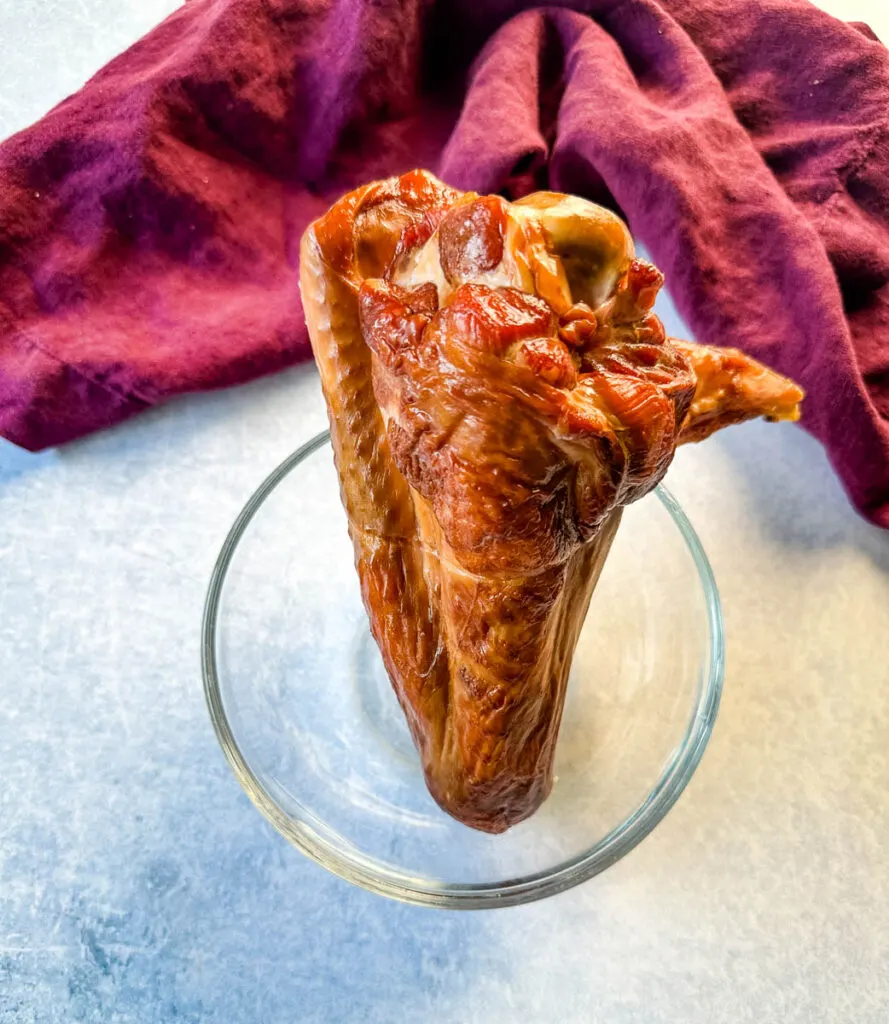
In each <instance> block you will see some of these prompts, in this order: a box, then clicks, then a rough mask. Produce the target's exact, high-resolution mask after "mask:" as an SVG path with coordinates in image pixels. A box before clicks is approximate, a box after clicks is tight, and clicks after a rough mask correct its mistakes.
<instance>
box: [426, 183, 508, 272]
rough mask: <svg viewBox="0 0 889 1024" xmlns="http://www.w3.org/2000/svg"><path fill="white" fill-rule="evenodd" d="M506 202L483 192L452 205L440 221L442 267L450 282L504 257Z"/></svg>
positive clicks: (489, 266) (481, 269) (497, 262)
mask: <svg viewBox="0 0 889 1024" xmlns="http://www.w3.org/2000/svg"><path fill="white" fill-rule="evenodd" d="M505 233H506V204H505V203H504V201H503V200H502V199H500V198H499V197H498V196H482V197H481V198H479V199H474V200H472V201H471V202H469V203H463V204H460V205H458V206H455V207H454V208H453V209H452V210H450V212H449V213H447V214H446V216H445V217H444V219H443V220H442V222H441V232H440V241H439V244H440V246H441V267H442V270H443V271H444V274H445V277H446V278H447V279H448V281H449V282H450V283H451V284H456V283H457V282H458V281H460V280H465V279H466V278H468V277H472V276H473V275H475V274H483V273H485V271H487V270H493V269H494V267H496V266H497V265H498V264H499V263H500V261H501V260H502V259H503V239H504V235H505Z"/></svg>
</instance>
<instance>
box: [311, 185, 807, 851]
mask: <svg viewBox="0 0 889 1024" xmlns="http://www.w3.org/2000/svg"><path fill="white" fill-rule="evenodd" d="M300 274H301V288H302V294H303V302H304V306H305V310H306V318H307V323H308V326H309V332H310V336H311V339H312V345H313V349H314V352H315V356H316V359H317V362H318V365H319V369H320V373H321V380H322V385H323V388H324V393H325V397H326V400H327V405H328V411H329V415H330V424H331V434H332V438H333V446H334V454H335V458H336V463H337V467H338V471H339V475H340V482H341V490H342V497H343V502H344V505H345V508H346V511H347V514H348V519H349V529H350V533H351V537H352V540H353V544H354V547H355V558H356V566H357V568H358V573H359V576H360V579H361V586H362V595H363V598H364V603H365V606H366V608H367V611H368V616H369V619H370V624H371V630H372V632H373V635H374V637H375V639H376V641H377V644H378V645H379V647H380V651H381V653H382V656H383V660H384V662H385V664H386V668H387V670H388V672H389V675H390V678H391V680H392V683H393V687H394V689H395V692H396V694H397V696H398V699H399V701H400V703H401V706H402V708H403V709H404V712H405V715H406V717H407V720H408V723H409V725H410V728H411V732H412V735H413V737H414V741H415V743H416V746H417V749H418V751H419V753H420V757H421V759H422V762H423V768H424V771H425V775H426V780H427V784H428V786H429V789H430V792H431V793H432V795H433V797H434V798H435V799H436V800H437V801H438V803H439V804H440V805H441V807H442V808H444V809H445V810H446V811H448V812H449V813H450V814H452V815H453V816H454V817H456V818H458V819H459V820H460V821H463V822H464V823H466V824H467V825H470V826H472V827H474V828H478V829H483V830H485V831H489V832H500V831H503V830H505V829H506V828H508V827H510V826H511V825H513V824H515V823H517V822H519V821H521V820H522V819H524V818H526V817H528V816H529V815H530V814H532V813H533V812H534V811H535V810H536V809H537V807H539V805H540V804H541V802H542V801H543V800H544V799H545V798H546V796H547V795H548V793H549V791H550V789H551V786H552V767H553V758H554V753H555V744H556V740H557V735H558V729H559V722H560V719H561V713H562V707H563V703H564V697H565V687H566V684H567V678H568V672H569V670H570V665H571V659H572V656H573V653H574V648H575V646H576V643H577V637H578V634H579V631H580V627H581V625H582V624H583V621H584V618H585V616H586V613H587V608H588V605H589V601H590V597H591V594H592V591H593V588H594V586H595V583H596V580H597V579H598V576H599V573H600V572H601V569H602V566H603V564H604V561H605V558H606V556H607V554H608V550H609V548H610V545H611V542H612V539H613V537H614V533H615V530H616V529H617V526H618V523H619V520H620V512H621V508H622V507H623V506H624V505H626V504H628V503H629V502H631V501H634V500H636V499H637V498H639V497H641V496H642V495H643V494H645V493H646V492H647V491H649V490H650V489H651V488H652V487H654V486H655V485H656V484H657V482H658V481H659V480H660V479H661V478H662V476H663V475H664V473H665V472H666V470H667V467H668V466H669V463H670V461H671V459H672V457H673V453H674V451H675V449H676V445H677V444H678V443H681V442H682V441H684V440H692V439H697V438H699V437H703V436H706V435H707V434H709V433H712V431H713V430H715V429H718V428H719V427H720V426H723V425H726V424H728V423H735V422H740V421H741V420H742V419H748V418H751V417H753V416H758V415H767V416H769V417H771V418H775V419H778V418H795V417H796V415H798V403H799V401H800V399H801V397H802V395H801V392H800V391H799V389H798V388H796V387H795V385H793V384H792V383H791V382H789V381H787V380H786V379H784V378H782V377H780V376H778V375H777V374H774V373H772V372H771V371H769V370H767V369H766V368H764V367H762V366H760V365H759V364H756V363H754V362H753V361H752V360H749V359H747V358H746V357H744V356H743V355H741V354H740V353H737V352H734V351H732V350H720V349H707V348H704V347H702V346H697V345H691V344H690V343H687V342H673V341H671V340H669V339H666V338H665V336H664V331H663V327H662V325H661V323H660V321H659V320H658V318H657V317H656V316H655V315H654V314H653V313H652V312H651V308H652V305H653V303H654V300H655V297H656V295H657V292H658V289H659V288H660V286H661V284H662V283H663V278H662V276H661V275H660V273H659V272H658V271H657V270H656V268H654V267H652V266H651V265H650V264H647V263H644V262H643V261H640V260H637V259H636V258H635V256H634V252H633V245H632V239H631V238H630V236H629V233H628V232H627V230H626V228H625V227H624V225H623V224H622V222H621V221H620V220H619V219H618V218H617V217H615V216H614V215H613V214H611V213H609V212H608V211H606V210H603V209H601V208H599V207H597V206H594V205H593V204H592V203H588V202H586V201H585V200H580V199H577V198H575V197H569V196H561V195H558V194H554V193H537V194H535V195H533V196H529V197H527V198H526V199H524V200H522V201H520V202H519V203H514V204H510V203H507V202H506V201H505V200H503V199H501V198H499V197H497V196H476V195H473V194H462V193H459V192H456V191H455V190H453V189H450V188H448V187H447V186H445V185H443V184H442V183H441V182H439V181H437V180H436V179H435V178H433V177H432V176H431V175H429V174H427V173H426V172H422V171H415V172H412V173H410V174H407V175H404V176H402V177H401V178H397V179H388V180H386V181H383V182H375V183H373V184H371V185H368V186H366V187H365V188H363V189H359V190H357V191H356V192H353V193H350V194H349V195H347V196H345V197H344V198H343V199H342V200H340V201H339V202H338V203H337V204H336V205H335V206H334V207H333V208H332V209H331V210H330V212H329V213H328V214H326V215H325V216H324V217H322V218H321V219H320V220H319V221H316V222H315V223H314V224H313V225H312V226H311V227H310V228H309V230H308V231H307V232H306V234H305V236H304V238H303V243H302V251H301V270H300Z"/></svg>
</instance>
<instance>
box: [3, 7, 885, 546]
mask: <svg viewBox="0 0 889 1024" xmlns="http://www.w3.org/2000/svg"><path fill="white" fill-rule="evenodd" d="M887 124H889V52H887V50H886V49H885V48H884V47H883V46H882V44H880V43H879V42H878V41H876V39H875V37H874V36H873V34H872V33H870V31H869V30H868V29H867V28H866V27H864V26H850V25H846V24H843V23H841V22H839V21H836V20H834V19H833V18H831V17H829V16H828V15H826V14H824V13H822V12H820V11H818V10H817V9H816V8H814V7H813V6H811V5H810V4H809V3H807V2H805V0H734V2H733V3H726V2H725V0H661V2H656V0H585V2H584V0H572V2H566V3H563V4H562V5H560V6H546V7H539V6H538V7H535V8H533V9H531V8H530V7H529V5H527V4H525V3H522V2H520V0H437V2H436V0H430V2H418V0H373V2H371V0H190V2H188V3H186V5H185V6H184V7H183V8H182V9H181V10H179V11H177V12H176V13H175V14H173V15H172V16H171V17H169V18H168V19H167V20H166V21H165V22H163V24H161V25H160V26H158V28H156V29H155V30H154V31H153V32H151V33H150V34H149V35H147V36H146V37H145V38H144V39H142V40H141V41H140V42H139V43H137V44H136V45H135V46H133V47H132V48H131V49H130V50H128V51H127V52H126V53H124V54H123V55H122V56H120V57H118V58H117V59H116V60H114V61H112V62H111V63H110V64H109V65H108V66H107V67H106V68H104V69H103V70H102V71H100V72H99V73H98V74H97V75H96V76H95V77H94V78H93V79H92V80H91V81H90V82H89V83H88V84H87V85H86V86H85V87H84V88H83V89H82V90H81V91H80V92H79V93H77V94H76V95H75V96H73V97H71V98H70V99H68V100H66V101H65V102H64V103H62V104H60V105H59V106H58V107H56V109H55V110H53V111H52V112H51V113H50V114H48V115H47V116H46V117H45V118H44V119H43V120H42V121H40V122H39V123H38V124H37V125H35V126H33V127H32V128H29V129H28V130H26V131H24V132H21V133H20V134H18V135H16V136H14V137H13V138H11V139H9V140H8V141H6V142H5V143H4V144H3V145H2V146H0V433H2V434H4V435H5V436H6V437H8V438H9V439H10V440H12V441H14V442H15V443H17V444H20V445H23V446H25V447H27V448H32V449H39V448H42V447H45V446H48V445H55V444H60V443H61V442H64V441H67V440H69V439H71V438H74V437H77V436H79V435H82V434H85V433H87V432H89V431H91V430H95V429H97V428H99V427H104V426H107V425H109V424H111V423H114V422H116V421H119V420H121V419H123V418H124V417H126V416H129V415H131V414H133V413H135V412H137V411H139V410H140V409H143V408H145V407H146V406H150V405H153V404H155V403H157V402H161V401H163V400H165V399H166V398H169V397H170V396H172V395H176V394H179V393H182V392H187V391H196V390H200V389H205V388H215V387H223V386H226V385H230V384H235V383H238V382H240V381H244V380H247V379H249V378H251V377H255V376H257V375H259V374H262V373H268V372H270V371H273V370H277V369H280V368H281V367H284V366H286V365H288V364H290V363H293V362H295V361H297V360H299V359H304V358H308V356H309V346H308V343H307V338H306V332H305V327H304V324H303V318H302V309H301V306H300V300H299V293H298V290H297V272H296V260H297V251H298V240H299V236H300V233H301V231H302V229H303V228H304V226H305V225H306V223H307V222H308V221H309V220H310V219H311V218H313V217H314V216H316V215H317V214H319V213H320V212H321V211H322V210H323V209H324V208H325V207H326V206H327V205H328V204H329V202H330V201H331V199H332V198H334V197H335V196H336V195H337V194H339V193H341V192H342V191H344V190H346V189H347V188H350V187H352V186H354V185H356V184H358V183H360V182H363V181H366V180H368V179H371V178H378V177H382V176H384V175H387V174H391V173H395V172H400V171H404V170H406V169H408V168H410V167H414V166H425V167H428V168H430V169H431V170H434V171H436V172H437V173H438V174H439V175H440V176H441V177H443V178H444V179H445V180H446V181H448V182H449V183H451V184H453V185H456V186H459V187H461V188H467V189H475V190H478V191H481V192H495V191H502V192H505V193H507V194H509V195H513V196H515V195H518V194H520V193H522V192H527V191H530V190H532V189H534V188H539V187H548V188H552V189H557V190H562V191H567V192H576V193H579V194H581V195H585V196H588V197H590V198H592V199H595V200H598V201H600V202H604V203H606V204H610V205H613V206H615V207H617V208H619V209H620V210H621V211H622V212H623V214H624V215H625V216H626V218H627V219H628V221H629V223H630V226H631V228H632V230H633V231H634V233H635V234H636V235H637V236H638V237H640V238H641V239H642V240H643V241H644V243H645V244H646V245H647V246H648V248H649V250H650V251H651V253H652V254H653V257H654V259H655V261H656V262H657V263H658V265H659V266H660V267H661V268H662V269H663V270H664V271H665V273H666V275H667V280H668V283H669V286H670V288H671V290H672V292H673V295H674V296H675V298H676V301H677V304H678V306H679V308H680V310H681V312H682V313H683V315H684V316H685V317H686V318H687V320H688V322H689V323H690V324H691V327H692V329H693V331H694V332H695V336H696V338H697V339H698V340H700V341H704V342H708V343H714V344H723V345H736V346H739V347H740V348H743V349H745V350H746V351H748V352H750V353H751V354H752V355H754V356H756V357H757V358H759V359H762V360H763V361H764V362H766V363H768V364H769V365H771V366H773V367H775V368H776V369H778V370H780V371H782V372H783V373H786V374H788V375H789V376H791V377H794V378H795V379H796V380H797V381H798V382H799V383H800V384H802V386H803V387H804V388H805V389H806V391H807V392H808V399H807V401H806V403H805V406H804V417H803V425H804V426H805V427H806V428H807V429H808V430H810V431H811V432H812V433H813V434H814V435H815V436H816V437H817V438H819V439H820V440H821V441H822V442H823V444H824V445H825V446H826V448H827V450H828V452H829V455H830V458H831V460H832V462H833V464H834V466H835V467H836V470H837V472H838V473H839V475H840V476H841V478H842V480H843V482H844V483H845V486H846V488H847V490H848V492H849V494H850V496H851V498H852V500H853V501H854V502H855V504H856V505H857V507H858V508H859V509H860V510H861V511H862V512H863V513H864V514H865V515H867V516H868V517H870V518H871V519H872V520H873V521H874V522H876V523H878V524H880V525H882V526H885V527H889V420H887V417H889V128H887Z"/></svg>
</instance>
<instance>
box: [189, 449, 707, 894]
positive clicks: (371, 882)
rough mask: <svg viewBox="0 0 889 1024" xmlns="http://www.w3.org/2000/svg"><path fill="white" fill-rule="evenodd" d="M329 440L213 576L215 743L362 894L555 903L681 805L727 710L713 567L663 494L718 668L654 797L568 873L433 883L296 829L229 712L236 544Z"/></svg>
mask: <svg viewBox="0 0 889 1024" xmlns="http://www.w3.org/2000/svg"><path fill="white" fill-rule="evenodd" d="M329 440H330V432H329V431H323V432H322V433H320V434H317V435H316V436H315V437H313V438H312V439H311V440H310V441H307V442H306V443H305V444H304V445H302V446H301V447H300V448H298V449H297V450H296V451H295V452H293V453H292V454H291V455H290V456H288V457H287V458H286V459H285V460H284V461H283V462H282V463H281V464H280V465H279V466H278V467H277V468H276V469H275V470H273V472H272V473H270V474H269V476H268V477H267V478H266V479H265V480H264V481H263V483H262V484H261V486H260V487H259V488H258V489H257V490H256V492H255V493H254V494H253V496H252V497H251V498H250V500H249V501H248V502H247V504H246V505H245V506H244V508H243V509H242V510H241V513H240V514H239V515H238V517H237V519H236V520H235V522H234V524H233V525H232V527H231V529H230V531H229V534H228V536H227V537H226V539H225V543H224V544H223V546H222V550H221V551H220V553H219V556H218V558H217V560H216V565H215V566H214V568H213V573H212V575H211V577H210V585H209V588H208V591H207V597H206V601H205V604H204V614H203V623H202V630H201V668H202V673H203V681H204V695H205V697H206V700H207V707H208V709H209V712H210V719H211V721H212V723H213V728H214V729H215V731H216V736H217V739H218V740H219V743H220V745H221V746H222V749H223V752H224V754H225V757H226V759H227V760H228V763H229V765H230V766H231V768H232V770H233V771H234V773H235V776H236V777H237V779H238V781H239V782H240V784H241V786H242V787H243V788H244V790H245V791H246V793H247V795H248V796H249V797H250V799H251V800H252V801H253V803H254V804H255V805H256V807H257V808H258V809H259V810H260V811H261V812H262V814H263V815H264V816H265V817H266V818H267V819H268V821H269V822H271V824H272V825H273V826H274V827H275V828H276V829H277V830H278V831H279V832H280V833H281V835H283V836H284V837H285V838H286V839H288V840H289V841H290V842H291V843H293V845H294V846H296V847H297V849H298V850H300V851H301V852H302V853H304V854H305V855H306V856H308V857H310V858H311V859H312V860H314V861H316V862H317V863H318V864H320V865H321V866H322V867H324V868H326V869H327V870H328V871H331V872H333V874H335V875H338V876H340V877H341V878H344V879H346V880H347V881H349V882H352V883H353V884H355V885H358V886H361V887H362V888H364V889H367V890H369V891H370V892H374V893H378V894H379V895H382V896H388V897H391V898H393V899H396V900H400V901H402V902H405V903H412V904H417V905H420V906H428V907H439V908H446V909H451V910H482V909H490V908H493V907H509V906H517V905H519V904H523V903H530V902H532V901H534V900H539V899H544V898H546V897H548V896H554V895H556V894H557V893H560V892H564V891H565V890H566V889H570V888H573V887H574V886H575V885H579V884H580V883H581V882H585V881H587V880H588V879H590V878H592V877H594V876H595V875H598V874H600V873H601V872H602V871H604V870H605V869H606V868H608V867H610V866H611V865H612V864H614V863H616V862H617V861H618V860H620V859H621V858H622V857H624V856H625V855H626V854H628V853H629V852H630V851H631V850H632V849H633V848H634V847H636V846H637V845H638V844H639V843H640V842H641V841H642V840H643V839H644V838H645V837H646V836H647V835H648V834H649V833H650V832H651V831H652V829H654V827H655V826H656V825H657V824H658V823H659V822H660V821H661V820H662V819H663V818H664V817H665V815H666V814H667V812H668V811H669V810H670V808H671V807H672V806H673V804H675V803H676V801H677V800H678V799H679V796H680V795H681V793H682V791H683V790H684V789H685V787H686V786H687V785H688V782H689V780H690V779H691V777H692V775H693V774H694V772H695V769H696V768H697V766H698V764H699V763H700V761H701V758H702V756H703V754H704V750H705V749H706V747H707V743H708V741H709V739H710V735H711V733H712V731H713V725H714V723H715V720H716V714H717V712H718V710H719V701H720V698H721V696H722V684H723V677H724V671H725V636H724V627H723V619H722V607H721V604H720V600H719V591H718V590H717V587H716V580H715V578H714V576H713V570H712V568H711V567H710V562H709V561H708V559H707V556H706V554H705V553H704V549H703V547H702V545H701V542H700V540H699V538H698V535H697V533H695V530H694V528H693V527H692V525H691V523H690V522H689V520H688V518H687V517H686V515H685V513H684V512H683V511H682V508H681V506H680V505H679V503H678V502H677V501H676V499H675V498H674V497H673V495H672V494H671V493H670V492H669V491H668V490H667V489H666V488H665V487H663V486H660V487H658V488H657V489H656V491H655V493H656V495H657V497H658V499H659V500H660V502H661V504H662V505H663V507H664V508H665V509H666V511H667V512H668V514H669V515H670V517H671V518H672V520H673V522H674V524H675V525H676V527H677V529H678V530H679V533H680V534H681V536H682V539H683V540H684V541H685V543H686V546H687V547H688V550H689V553H690V554H691V557H692V560H693V561H694V565H695V568H696V570H697V573H698V578H699V580H700V582H701V586H702V588H703V591H704V598H705V602H706V614H707V622H708V628H709V634H710V659H709V664H708V665H707V666H706V668H705V673H706V674H705V678H704V680H703V682H702V684H701V685H700V687H699V692H698V699H697V703H696V706H695V710H694V714H693V715H692V717H691V718H690V720H689V723H688V727H687V729H686V733H685V736H684V738H683V741H682V743H681V745H680V746H679V747H678V748H677V749H676V751H674V754H673V756H672V757H671V758H670V760H669V761H668V762H667V763H666V765H665V766H664V768H663V770H662V772H661V775H660V777H659V779H658V780H657V783H656V784H655V786H654V788H653V789H652V790H651V792H650V793H649V794H648V796H647V797H646V798H645V800H644V801H643V802H642V803H641V804H640V805H639V806H638V807H637V808H636V809H635V810H634V811H633V812H632V814H630V815H629V816H628V817H627V818H625V819H624V821H623V822H622V823H621V824H620V825H618V826H617V827H616V828H614V829H612V830H611V832H609V833H608V834H607V835H606V836H604V837H603V838H602V839H600V840H599V841H598V842H597V843H595V844H594V845H593V846H592V847H591V848H590V849H588V850H587V851H585V852H584V853H581V854H578V855H576V856H574V857H572V858H569V859H568V860H566V861H563V862H562V863H561V864H557V865H554V866H553V867H551V868H547V869H546V870H543V871H539V872H535V873H534V874H529V875H525V876H522V877H518V878H513V879H509V880H506V881H503V882H497V883H478V882H474V883H445V882H435V883H432V882H429V881H427V880H424V879H422V878H417V877H414V876H412V875H409V874H407V873H405V872H401V871H398V870H395V869H393V868H389V867H386V866H383V865H381V864H379V863H378V862H376V861H375V860H373V859H371V858H369V857H366V856H365V855H364V854H362V853H361V852H360V851H359V850H357V849H355V848H354V847H352V846H351V845H350V844H348V842H346V841H344V840H343V841H340V843H339V844H337V843H336V842H334V841H332V840H331V839H328V838H327V837H326V836H325V835H323V834H322V833H321V832H319V831H318V830H317V829H316V828H313V827H312V826H310V825H309V824H308V823H307V822H302V821H297V820H295V819H294V818H292V817H291V816H289V815H288V814H286V813H285V812H284V811H283V810H282V809H281V807H280V806H279V805H278V804H277V802H276V801H275V800H274V799H273V797H272V796H271V794H270V793H269V792H268V791H267V789H266V788H265V787H264V786H263V784H262V782H261V781H260V780H259V779H258V778H257V777H256V775H255V774H254V773H253V771H252V770H251V768H250V766H249V765H248V763H247V760H246V758H245V757H244V755H243V754H242V753H241V750H240V748H239V747H238V744H237V741H236V740H235V737H234V735H233V733H232V729H231V726H230V724H229V721H228V717H227V715H226V713H225V708H224V705H223V700H222V693H221V688H220V679H219V672H218V666H217V661H216V635H217V626H218V615H219V603H220V598H221V596H222V590H223V587H224V585H225V580H226V575H227V573H228V569H229V567H230V565H231V562H232V559H233V557H234V554H235V551H236V549H237V546H238V543H239V542H240V540H241V538H242V537H243V536H244V534H245V532H246V530H247V528H248V526H249V525H250V522H251V521H252V519H253V518H254V516H255V515H256V513H257V512H258V511H259V509H260V508H261V507H262V505H263V503H264V502H265V501H266V499H267V498H268V497H269V495H270V494H271V493H272V492H273V491H274V490H275V488H276V487H277V486H278V485H279V484H280V483H281V482H282V481H283V480H284V479H285V477H287V475H288V474H289V473H291V472H292V471H293V470H294V469H295V468H296V467H297V466H298V465H299V464H300V463H301V462H303V461H304V460H305V459H307V458H308V457H309V456H310V455H312V454H313V453H314V452H316V451H317V450H318V449H319V448H320V447H322V445H324V444H326V443H327V442H329Z"/></svg>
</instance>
